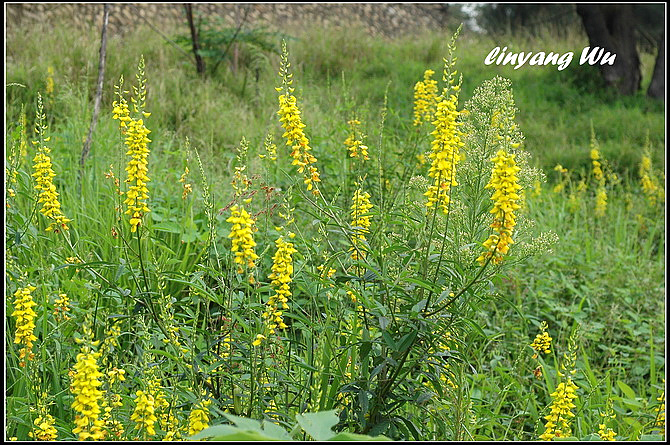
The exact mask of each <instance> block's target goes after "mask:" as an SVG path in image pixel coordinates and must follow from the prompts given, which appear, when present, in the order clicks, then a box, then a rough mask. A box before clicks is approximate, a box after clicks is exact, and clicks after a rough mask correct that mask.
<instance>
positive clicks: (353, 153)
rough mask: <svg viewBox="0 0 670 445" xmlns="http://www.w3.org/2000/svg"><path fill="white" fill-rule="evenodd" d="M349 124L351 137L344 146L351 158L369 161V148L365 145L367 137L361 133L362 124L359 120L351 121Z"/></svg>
mask: <svg viewBox="0 0 670 445" xmlns="http://www.w3.org/2000/svg"><path fill="white" fill-rule="evenodd" d="M347 124H349V136H348V137H347V139H345V141H344V146H345V148H346V149H347V151H348V152H349V157H351V158H359V159H360V160H361V161H368V160H370V158H369V157H368V146H367V145H363V139H364V138H365V135H364V134H362V133H361V132H360V129H359V126H360V125H361V122H360V121H359V120H358V119H351V120H350V121H348V122H347Z"/></svg>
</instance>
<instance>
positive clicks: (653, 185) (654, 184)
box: [639, 134, 665, 207]
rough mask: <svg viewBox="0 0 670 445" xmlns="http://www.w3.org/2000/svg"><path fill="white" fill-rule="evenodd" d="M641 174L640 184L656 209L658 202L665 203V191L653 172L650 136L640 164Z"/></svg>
mask: <svg viewBox="0 0 670 445" xmlns="http://www.w3.org/2000/svg"><path fill="white" fill-rule="evenodd" d="M639 174H640V182H641V184H642V192H643V193H644V195H645V196H646V197H647V201H648V202H649V204H650V205H651V206H652V207H654V206H655V205H656V202H660V203H663V202H664V201H665V190H663V187H661V186H660V185H659V183H658V178H657V177H656V175H655V174H654V171H653V167H652V163H651V153H650V142H649V135H648V134H647V139H646V142H645V147H644V152H643V155H642V160H641V162H640V170H639Z"/></svg>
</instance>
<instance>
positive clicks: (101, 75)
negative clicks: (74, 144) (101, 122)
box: [79, 3, 110, 174]
mask: <svg viewBox="0 0 670 445" xmlns="http://www.w3.org/2000/svg"><path fill="white" fill-rule="evenodd" d="M104 8H105V9H104V12H103V15H102V35H101V37H100V58H99V61H98V86H97V89H96V91H95V102H94V104H93V117H92V118H91V126H90V127H89V129H88V136H87V137H86V142H84V148H83V149H82V150H81V158H79V167H80V174H81V173H82V172H83V170H84V162H86V158H87V157H88V155H89V153H90V152H91V144H92V143H93V132H94V131H95V127H96V125H97V124H98V114H100V101H101V100H102V86H103V83H104V81H105V59H106V58H107V56H106V54H107V25H108V24H109V8H110V6H109V3H105V6H104Z"/></svg>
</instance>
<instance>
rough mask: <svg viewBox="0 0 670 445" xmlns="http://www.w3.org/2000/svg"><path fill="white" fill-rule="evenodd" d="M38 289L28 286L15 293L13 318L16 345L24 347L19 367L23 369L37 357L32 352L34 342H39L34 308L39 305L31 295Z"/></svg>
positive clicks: (20, 352)
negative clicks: (36, 334) (14, 319)
mask: <svg viewBox="0 0 670 445" xmlns="http://www.w3.org/2000/svg"><path fill="white" fill-rule="evenodd" d="M36 289H37V288H36V287H35V286H26V287H24V288H21V289H18V290H17V291H16V292H15V293H14V297H15V299H14V312H12V317H15V318H16V333H15V335H14V343H15V344H19V345H23V347H22V348H21V349H20V350H19V366H21V367H24V366H26V362H27V361H29V360H32V359H33V358H34V357H35V354H34V353H33V352H32V350H33V342H34V341H37V337H36V336H35V334H34V330H35V318H36V317H37V314H36V313H35V311H34V310H33V307H35V306H37V303H35V302H34V301H33V297H32V295H31V293H32V292H33V291H35V290H36Z"/></svg>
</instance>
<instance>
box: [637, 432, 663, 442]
mask: <svg viewBox="0 0 670 445" xmlns="http://www.w3.org/2000/svg"><path fill="white" fill-rule="evenodd" d="M638 440H644V441H653V442H663V436H661V435H660V434H643V435H641V436H640V438H639V439H638Z"/></svg>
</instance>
